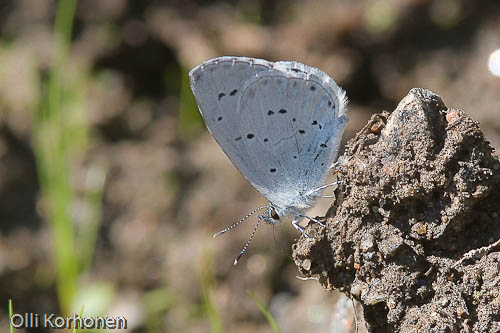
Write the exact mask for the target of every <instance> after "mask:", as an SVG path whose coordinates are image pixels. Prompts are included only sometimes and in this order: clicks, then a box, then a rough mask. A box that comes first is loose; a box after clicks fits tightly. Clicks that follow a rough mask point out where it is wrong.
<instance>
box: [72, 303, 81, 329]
mask: <svg viewBox="0 0 500 333" xmlns="http://www.w3.org/2000/svg"><path fill="white" fill-rule="evenodd" d="M83 307H84V306H83V304H82V309H81V310H80V315H79V316H80V317H82V316H83ZM71 332H72V333H77V332H78V330H77V329H76V327H73V331H71Z"/></svg>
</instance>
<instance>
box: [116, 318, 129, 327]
mask: <svg viewBox="0 0 500 333" xmlns="http://www.w3.org/2000/svg"><path fill="white" fill-rule="evenodd" d="M114 319H115V321H116V328H117V329H125V330H126V329H127V319H126V318H125V317H116V318H114Z"/></svg>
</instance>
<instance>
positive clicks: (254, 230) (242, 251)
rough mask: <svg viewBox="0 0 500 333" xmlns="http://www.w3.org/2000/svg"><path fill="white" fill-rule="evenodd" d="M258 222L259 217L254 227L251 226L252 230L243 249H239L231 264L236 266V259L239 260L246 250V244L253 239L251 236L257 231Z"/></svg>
mask: <svg viewBox="0 0 500 333" xmlns="http://www.w3.org/2000/svg"><path fill="white" fill-rule="evenodd" d="M259 223H260V219H257V224H256V225H255V228H253V231H252V234H251V235H250V238H249V239H248V240H247V243H246V244H245V246H243V249H242V250H241V252H240V254H238V256H237V257H236V259H234V263H233V265H235V266H236V264H237V263H238V261H239V260H240V258H241V256H242V255H243V254H244V253H245V251H246V250H247V248H248V246H249V245H250V242H251V241H252V239H253V236H255V232H256V231H257V228H258V227H259Z"/></svg>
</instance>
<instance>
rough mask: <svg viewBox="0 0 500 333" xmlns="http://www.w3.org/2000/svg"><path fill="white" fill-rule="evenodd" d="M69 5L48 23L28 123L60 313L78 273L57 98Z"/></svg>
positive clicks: (71, 1) (66, 145)
mask: <svg viewBox="0 0 500 333" xmlns="http://www.w3.org/2000/svg"><path fill="white" fill-rule="evenodd" d="M75 8H76V0H61V1H59V3H58V6H57V12H56V18H55V25H54V44H53V65H52V68H51V73H50V75H49V79H48V83H47V90H46V92H45V95H44V98H43V99H42V100H41V102H40V109H39V111H38V113H37V114H36V117H35V124H34V148H35V156H36V159H37V171H38V173H39V179H40V187H41V192H42V195H43V198H44V202H45V203H46V206H47V215H48V219H49V221H50V224H49V227H50V230H51V236H52V239H53V242H54V246H53V255H54V262H55V265H56V271H57V273H56V274H57V294H58V298H59V304H60V306H61V309H62V311H63V313H70V311H71V309H70V307H71V302H72V298H73V296H74V294H75V290H76V279H77V275H78V260H77V258H76V256H75V249H74V230H73V221H72V218H71V215H70V212H71V204H72V202H73V195H74V194H73V189H72V186H71V183H70V176H69V171H70V169H71V167H70V151H71V144H72V132H71V131H70V129H69V128H68V127H70V125H69V124H70V123H71V122H70V121H68V118H69V116H68V115H67V113H68V112H67V111H68V110H67V109H69V107H68V105H67V103H66V104H64V102H63V97H64V98H66V95H65V94H64V93H65V92H66V91H63V90H64V89H63V86H62V78H61V75H62V73H63V72H64V70H65V68H66V62H67V54H68V49H69V45H70V42H71V32H72V24H73V18H74V13H75Z"/></svg>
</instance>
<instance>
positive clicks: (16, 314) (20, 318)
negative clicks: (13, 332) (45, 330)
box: [10, 313, 24, 328]
mask: <svg viewBox="0 0 500 333" xmlns="http://www.w3.org/2000/svg"><path fill="white" fill-rule="evenodd" d="M16 319H19V323H17V324H16V323H15V322H14V320H16ZM10 325H11V326H12V327H14V328H21V327H23V325H24V318H23V316H21V315H20V314H19V313H15V314H13V315H12V316H11V317H10Z"/></svg>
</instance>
